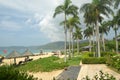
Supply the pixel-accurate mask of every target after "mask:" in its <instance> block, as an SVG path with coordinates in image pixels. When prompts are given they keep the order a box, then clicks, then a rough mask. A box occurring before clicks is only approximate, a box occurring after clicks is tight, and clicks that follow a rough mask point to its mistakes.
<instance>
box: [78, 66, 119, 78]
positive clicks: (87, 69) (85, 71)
mask: <svg viewBox="0 0 120 80" xmlns="http://www.w3.org/2000/svg"><path fill="white" fill-rule="evenodd" d="M100 70H102V71H103V72H105V73H109V74H112V75H113V76H114V77H116V79H117V80H120V74H118V73H116V72H114V71H113V70H111V69H109V68H108V67H107V66H106V65H105V64H82V65H81V69H80V72H79V75H78V78H77V80H81V79H82V78H83V77H85V76H86V75H89V77H90V78H92V77H93V76H94V75H95V74H96V73H97V74H98V73H99V71H100Z"/></svg>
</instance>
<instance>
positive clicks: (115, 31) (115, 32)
mask: <svg viewBox="0 0 120 80" xmlns="http://www.w3.org/2000/svg"><path fill="white" fill-rule="evenodd" d="M115 42H116V53H118V41H117V30H116V29H115Z"/></svg>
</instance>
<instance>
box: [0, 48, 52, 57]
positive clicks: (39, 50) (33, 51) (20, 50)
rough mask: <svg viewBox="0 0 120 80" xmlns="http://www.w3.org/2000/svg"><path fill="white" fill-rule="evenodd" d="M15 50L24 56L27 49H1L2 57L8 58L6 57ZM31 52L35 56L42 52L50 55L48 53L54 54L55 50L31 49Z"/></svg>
mask: <svg viewBox="0 0 120 80" xmlns="http://www.w3.org/2000/svg"><path fill="white" fill-rule="evenodd" d="M14 50H15V51H17V52H18V53H19V54H23V53H24V52H25V51H26V49H0V55H2V56H6V55H8V54H10V53H11V52H12V51H14ZM29 51H31V52H32V53H33V54H36V53H40V52H41V51H42V52H43V53H48V52H52V51H54V50H45V49H29Z"/></svg>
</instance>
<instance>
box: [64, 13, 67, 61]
mask: <svg viewBox="0 0 120 80" xmlns="http://www.w3.org/2000/svg"><path fill="white" fill-rule="evenodd" d="M64 30H65V45H64V48H65V50H64V51H65V52H64V53H65V57H64V62H66V61H67V28H66V14H65V24H64Z"/></svg>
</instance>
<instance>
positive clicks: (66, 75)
mask: <svg viewBox="0 0 120 80" xmlns="http://www.w3.org/2000/svg"><path fill="white" fill-rule="evenodd" d="M79 72H80V66H70V67H68V68H67V70H64V71H63V72H62V73H61V74H59V75H58V76H57V77H56V79H57V80H68V79H69V80H76V79H77V77H78V74H79Z"/></svg>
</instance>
